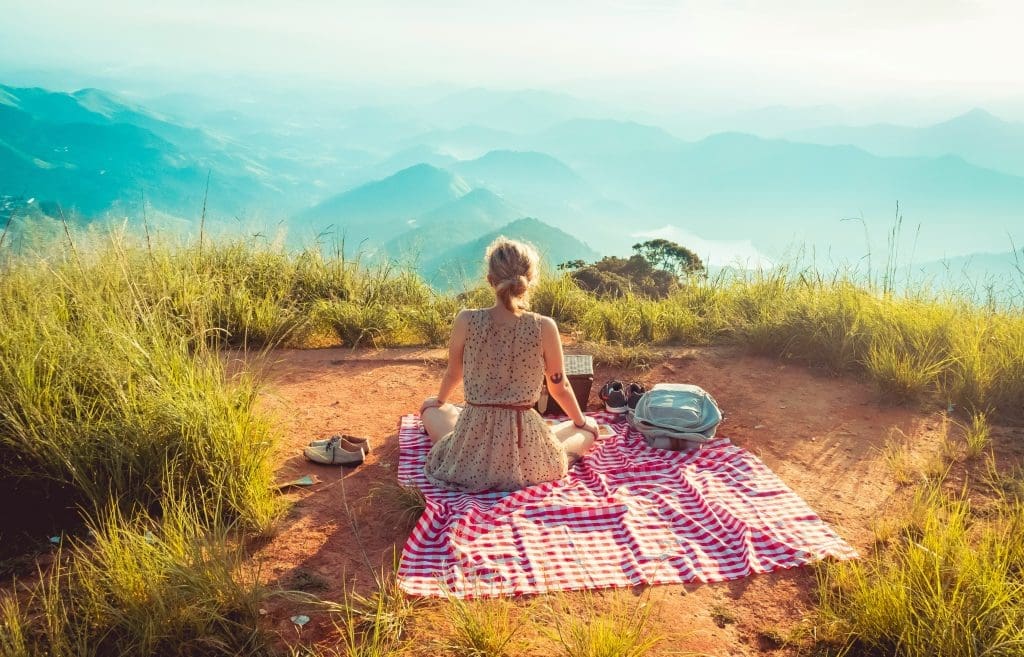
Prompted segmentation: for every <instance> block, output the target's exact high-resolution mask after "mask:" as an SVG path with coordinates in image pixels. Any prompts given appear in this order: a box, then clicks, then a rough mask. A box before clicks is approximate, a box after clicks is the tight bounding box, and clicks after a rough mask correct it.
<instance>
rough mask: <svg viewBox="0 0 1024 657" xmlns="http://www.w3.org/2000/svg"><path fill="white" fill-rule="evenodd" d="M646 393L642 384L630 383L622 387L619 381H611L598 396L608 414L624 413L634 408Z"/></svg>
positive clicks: (602, 388)
mask: <svg viewBox="0 0 1024 657" xmlns="http://www.w3.org/2000/svg"><path fill="white" fill-rule="evenodd" d="M645 392H647V389H646V388H644V386H643V384H640V383H636V382H633V383H630V384H629V387H628V388H627V387H623V385H622V382H621V381H617V380H615V379H612V380H611V381H609V382H608V383H606V384H604V386H602V387H601V392H600V393H598V396H599V397H600V398H601V401H603V402H604V408H605V410H606V411H608V412H609V413H626V412H628V411H630V410H632V409H635V408H636V404H637V402H638V401H640V398H641V397H642V396H643V394H644V393H645Z"/></svg>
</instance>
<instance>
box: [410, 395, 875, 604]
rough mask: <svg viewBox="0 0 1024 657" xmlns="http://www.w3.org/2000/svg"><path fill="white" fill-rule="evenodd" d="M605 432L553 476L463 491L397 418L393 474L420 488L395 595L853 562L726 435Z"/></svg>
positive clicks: (602, 418) (487, 592)
mask: <svg viewBox="0 0 1024 657" xmlns="http://www.w3.org/2000/svg"><path fill="white" fill-rule="evenodd" d="M591 415H593V416H595V417H597V419H598V421H599V422H610V421H611V420H612V418H613V417H614V416H609V415H606V414H604V413H592V414H591ZM612 426H613V428H615V429H616V431H618V432H619V433H617V434H616V435H614V436H609V437H607V438H601V439H599V442H598V443H597V444H596V445H595V446H594V448H593V449H592V450H591V451H590V452H589V453H588V454H587V455H586V456H585V457H584V458H583V459H582V460H580V461H579V462H578V463H577V464H576V465H574V466H573V467H571V468H570V470H569V474H568V476H566V477H564V478H563V479H561V480H559V481H553V482H548V483H544V484H539V485H536V486H531V487H530V488H526V489H523V490H520V491H516V492H514V493H499V492H491V493H475V494H469V493H458V492H453V491H449V490H445V489H442V488H439V487H437V486H434V485H433V484H431V483H429V482H428V481H427V480H426V478H425V477H424V475H423V463H424V461H425V460H426V456H427V452H428V451H429V449H430V442H429V440H428V439H427V435H426V434H425V433H423V430H422V426H421V424H420V421H419V418H418V417H416V416H415V415H407V416H405V417H403V418H402V420H401V424H400V427H399V441H400V448H401V455H400V459H399V468H398V477H399V480H400V481H401V482H402V483H405V484H411V485H413V486H416V487H418V488H419V489H420V490H422V491H423V493H424V496H425V497H426V511H425V512H424V513H423V515H422V516H421V517H420V519H419V522H418V523H417V525H416V527H415V529H413V531H412V534H411V535H410V536H409V540H408V541H407V542H406V544H405V549H404V551H403V553H402V561H401V564H400V566H399V570H398V578H399V582H400V584H401V587H402V589H404V590H405V591H406V592H407V593H410V594H413V595H421V596H445V595H453V596H458V597H466V598H469V597H496V596H502V595H523V594H534V593H543V592H546V591H560V590H575V589H594V588H606V587H621V586H634V585H638V584H678V583H683V582H695V581H696V582H717V581H723V580H729V579H736V578H739V577H745V576H747V575H750V574H753V573H765V572H770V571H773V570H778V569H780V568H793V567H796V566H802V565H805V564H807V563H810V562H812V561H815V560H819V559H825V558H834V559H851V558H855V557H856V556H857V553H856V552H855V551H854V550H853V548H852V547H850V546H849V545H848V544H847V543H846V542H844V541H843V540H842V539H841V538H840V537H839V535H838V534H836V532H835V531H833V530H832V528H831V527H829V526H828V525H826V524H825V523H824V522H823V521H822V520H821V518H819V517H818V515H817V514H815V513H814V512H813V511H812V510H811V509H810V508H809V507H808V506H807V503H806V502H804V501H803V500H802V499H801V498H800V497H799V496H798V495H797V494H796V493H794V492H793V491H792V490H790V489H789V488H788V487H787V486H786V485H785V484H784V483H782V481H781V480H780V479H779V478H778V477H777V476H776V475H775V474H774V473H773V472H772V471H771V470H769V469H768V468H767V467H766V466H765V465H764V463H762V462H761V461H760V460H759V459H758V458H756V457H755V456H754V455H752V454H751V453H750V452H747V451H746V450H744V449H741V448H739V447H737V446H735V445H733V444H731V443H730V442H729V441H728V439H725V438H716V439H715V440H713V441H711V442H710V443H708V444H707V445H705V446H704V447H703V448H702V449H700V450H696V451H690V452H668V451H663V450H658V449H653V448H650V447H647V445H646V444H645V443H644V442H643V440H642V438H641V436H640V434H639V433H638V432H635V431H633V430H631V429H629V427H628V426H626V425H625V424H619V425H612Z"/></svg>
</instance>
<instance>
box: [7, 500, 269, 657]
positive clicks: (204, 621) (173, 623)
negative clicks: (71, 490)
mask: <svg viewBox="0 0 1024 657" xmlns="http://www.w3.org/2000/svg"><path fill="white" fill-rule="evenodd" d="M206 520H207V514H206V513H205V512H204V510H203V509H201V508H200V507H199V506H198V505H197V503H196V502H195V501H194V500H185V499H176V500H174V501H173V502H170V503H168V504H166V505H165V508H164V509H163V514H162V516H161V517H160V518H159V519H152V518H149V517H148V516H145V515H139V516H135V517H128V516H125V515H124V513H123V512H122V511H121V510H120V509H119V508H118V507H117V506H111V507H109V508H108V509H107V510H106V511H104V512H103V513H101V514H100V515H98V516H97V517H96V518H95V519H94V520H93V521H90V537H89V539H88V540H82V541H77V542H75V544H74V546H73V547H71V548H69V549H67V552H66V553H62V554H60V555H59V556H58V559H57V560H56V562H55V563H54V565H53V566H52V567H51V568H50V569H49V570H47V571H44V572H41V573H40V578H39V581H38V582H37V583H36V584H35V585H34V586H33V587H31V588H30V589H29V590H28V594H27V595H22V596H21V597H19V596H18V595H17V594H15V593H10V594H7V595H5V596H4V597H3V598H2V599H0V655H2V656H3V657H16V656H17V657H34V656H37V655H38V656H39V657H43V656H44V655H45V656H55V657H63V656H69V657H70V656H75V657H86V656H89V655H95V656H105V655H155V656H162V655H237V654H249V655H260V654H268V653H269V650H268V642H267V641H266V637H264V636H263V635H262V633H261V632H260V631H259V630H258V628H257V619H258V618H259V606H260V602H261V600H262V599H263V596H264V590H263V589H262V587H261V586H260V585H259V583H258V580H257V573H256V572H255V571H253V570H252V569H251V568H249V567H247V566H246V555H245V553H244V550H243V549H242V548H241V546H239V545H238V544H237V543H235V542H234V541H233V540H232V538H231V535H230V532H229V529H228V527H227V526H226V525H223V524H220V523H215V524H214V525H212V526H211V525H210V524H209V523H208V522H207V521H206Z"/></svg>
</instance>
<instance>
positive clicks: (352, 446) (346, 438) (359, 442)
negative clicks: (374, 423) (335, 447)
mask: <svg viewBox="0 0 1024 657" xmlns="http://www.w3.org/2000/svg"><path fill="white" fill-rule="evenodd" d="M338 438H340V439H341V446H342V447H344V448H345V449H347V450H350V451H353V452H355V451H358V450H359V449H360V448H361V449H362V450H363V452H364V453H366V454H369V453H370V439H369V438H362V437H360V436H350V435H349V434H347V433H336V434H334V435H333V436H331V437H330V438H321V439H319V440H312V441H310V443H309V445H310V447H317V446H321V447H322V446H324V445H326V444H327V443H328V442H330V441H331V440H335V439H338Z"/></svg>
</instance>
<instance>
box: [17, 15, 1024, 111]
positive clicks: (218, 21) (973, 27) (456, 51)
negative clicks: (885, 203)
mask: <svg viewBox="0 0 1024 657" xmlns="http://www.w3.org/2000/svg"><path fill="white" fill-rule="evenodd" d="M428 5H429V6H428ZM0 15H2V16H3V20H2V21H0V64H2V65H3V66H6V67H7V68H15V67H23V68H47V67H52V68H71V69H76V70H80V69H87V70H89V72H92V73H112V74H119V73H129V74H130V73H132V72H139V71H146V70H152V69H153V68H159V69H163V70H168V71H171V72H174V73H176V74H181V75H191V74H196V75H198V74H205V73H210V72H216V73H226V74H230V73H245V74H259V75H266V76H269V77H275V76H279V77H288V76H293V77H301V78H303V79H306V78H309V79H325V80H338V81H349V82H369V81H373V82H377V83H382V84H403V85H411V84H432V83H447V84H452V85H460V86H486V87H491V88H523V87H529V88H545V89H557V90H564V91H570V92H573V93H579V94H584V95H589V96H596V95H601V96H602V97H604V98H607V99H633V100H634V101H637V99H638V98H639V99H642V101H643V102H644V103H646V104H648V105H652V106H657V105H666V106H671V105H701V104H704V105H708V106H714V105H715V104H719V105H724V104H733V105H735V104H737V103H739V104H747V105H749V106H752V107H753V106H758V105H774V104H788V105H813V104H820V103H836V104H844V105H848V106H851V105H852V106H856V105H858V104H860V105H871V104H875V105H878V104H881V103H886V102H904V101H906V102H913V103H916V104H917V105H918V106H922V107H925V106H927V105H928V104H929V103H931V102H935V103H938V104H946V105H948V104H951V103H952V104H957V103H960V104H965V105H967V106H974V105H986V106H988V107H993V108H995V109H996V110H998V109H999V108H1000V107H1003V108H1016V109H1015V110H1014V111H1016V110H1017V109H1019V110H1022V114H1024V84H1022V82H1024V73H1022V67H1021V66H1020V65H1019V62H1022V61H1024V39H1021V38H1020V37H1019V30H1020V26H1021V25H1024V3H1021V2H1015V1H1012V0H1011V1H1006V0H1001V1H995V0H974V1H960V0H909V1H903V2H901V1H899V0H860V1H858V2H850V1H847V0H836V1H830V0H766V1H761V2H756V1H754V0H723V1H721V2H694V1H690V0H681V1H677V2H673V1H669V0H546V1H541V2H538V1H535V0H523V1H519V2H511V1H508V0H505V1H504V2H493V1H492V0H446V1H444V2H422V1H419V0H378V1H374V2H362V3H354V2H349V1H346V0H342V1H330V0H294V1H292V2H271V1H269V0H178V1H177V2H166V1H164V2H153V1H150V0H104V1H94V2H85V1H83V0H24V1H21V0H0Z"/></svg>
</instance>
